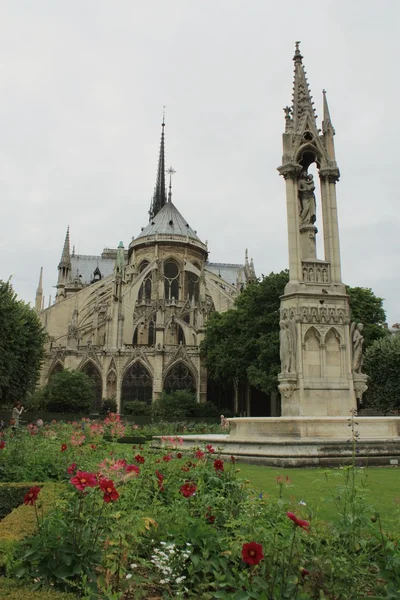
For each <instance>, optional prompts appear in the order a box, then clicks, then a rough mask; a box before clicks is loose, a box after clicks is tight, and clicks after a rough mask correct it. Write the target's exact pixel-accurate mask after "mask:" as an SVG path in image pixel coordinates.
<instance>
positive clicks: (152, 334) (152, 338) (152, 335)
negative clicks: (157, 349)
mask: <svg viewBox="0 0 400 600" xmlns="http://www.w3.org/2000/svg"><path fill="white" fill-rule="evenodd" d="M148 329H149V334H148V341H147V343H148V345H149V346H154V344H155V342H156V324H155V323H154V317H153V319H152V320H151V321H150V323H149V325H148Z"/></svg>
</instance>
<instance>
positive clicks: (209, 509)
mask: <svg viewBox="0 0 400 600" xmlns="http://www.w3.org/2000/svg"><path fill="white" fill-rule="evenodd" d="M215 518H216V517H215V515H212V514H211V506H207V512H206V519H207V521H208V522H209V523H214V521H215Z"/></svg>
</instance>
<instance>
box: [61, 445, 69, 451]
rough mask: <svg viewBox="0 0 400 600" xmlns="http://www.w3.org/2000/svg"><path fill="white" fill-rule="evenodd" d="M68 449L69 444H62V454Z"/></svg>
mask: <svg viewBox="0 0 400 600" xmlns="http://www.w3.org/2000/svg"><path fill="white" fill-rule="evenodd" d="M67 448H68V446H67V444H61V452H65V451H66V449H67Z"/></svg>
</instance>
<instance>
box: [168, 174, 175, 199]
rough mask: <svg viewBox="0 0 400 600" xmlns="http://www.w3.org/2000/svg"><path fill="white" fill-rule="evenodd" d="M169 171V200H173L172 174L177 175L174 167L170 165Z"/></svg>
mask: <svg viewBox="0 0 400 600" xmlns="http://www.w3.org/2000/svg"><path fill="white" fill-rule="evenodd" d="M167 173H168V175H169V191H168V202H172V175H175V173H176V171H175V170H174V169H173V168H172V167H170V168H169V169H168V171H167Z"/></svg>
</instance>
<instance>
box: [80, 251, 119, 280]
mask: <svg viewBox="0 0 400 600" xmlns="http://www.w3.org/2000/svg"><path fill="white" fill-rule="evenodd" d="M114 264H115V260H114V259H113V258H102V257H101V256H90V255H87V254H72V255H71V279H75V278H76V276H77V273H78V277H79V275H81V276H82V277H79V279H80V280H81V281H82V283H84V284H89V283H90V282H91V281H92V279H93V273H94V271H95V269H96V267H99V269H100V273H101V278H102V279H104V277H107V276H108V275H111V273H112V272H113V271H114Z"/></svg>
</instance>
